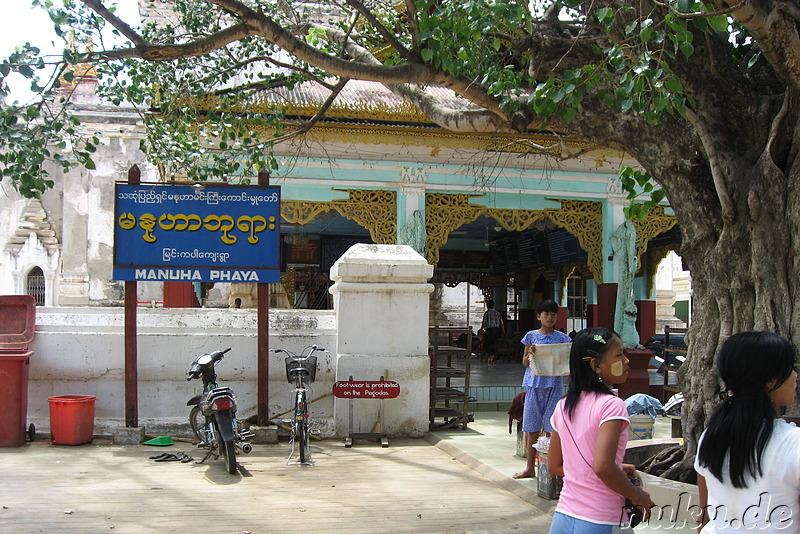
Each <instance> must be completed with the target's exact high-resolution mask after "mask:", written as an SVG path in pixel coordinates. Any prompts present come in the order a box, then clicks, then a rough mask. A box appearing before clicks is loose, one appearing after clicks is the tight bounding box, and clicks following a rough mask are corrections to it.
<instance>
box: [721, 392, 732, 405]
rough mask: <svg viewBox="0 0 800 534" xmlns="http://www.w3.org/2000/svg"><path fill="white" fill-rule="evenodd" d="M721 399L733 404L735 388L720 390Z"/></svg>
mask: <svg viewBox="0 0 800 534" xmlns="http://www.w3.org/2000/svg"><path fill="white" fill-rule="evenodd" d="M719 399H720V400H722V401H725V404H731V403H732V402H733V390H732V389H723V390H722V391H720V392H719Z"/></svg>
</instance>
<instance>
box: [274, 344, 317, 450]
mask: <svg viewBox="0 0 800 534" xmlns="http://www.w3.org/2000/svg"><path fill="white" fill-rule="evenodd" d="M306 351H308V352H306ZM272 352H275V353H285V354H288V356H287V357H286V359H285V360H284V361H285V363H286V380H287V381H288V382H289V383H290V384H294V388H293V389H292V398H293V402H294V412H293V413H294V417H293V418H292V420H291V421H290V424H291V432H292V434H291V439H290V442H291V444H292V450H291V451H290V452H289V458H288V459H287V460H286V464H287V465H289V464H290V463H291V460H292V458H293V457H294V454H295V447H297V448H298V453H299V457H300V458H299V460H300V461H299V463H300V464H301V465H313V464H314V462H313V461H312V460H311V449H310V447H309V442H308V439H309V434H312V433H313V431H312V430H311V428H310V421H309V414H308V395H309V392H310V388H309V387H308V384H311V383H313V382H314V380H315V378H316V376H317V357H316V356H313V354H314V353H315V352H325V349H323V348H321V347H317V346H316V345H311V346H310V347H306V348H304V349H303V350H302V351H301V353H300V356H298V355H297V354H295V353H294V352H292V351H290V350H286V349H275V350H273V351H272Z"/></svg>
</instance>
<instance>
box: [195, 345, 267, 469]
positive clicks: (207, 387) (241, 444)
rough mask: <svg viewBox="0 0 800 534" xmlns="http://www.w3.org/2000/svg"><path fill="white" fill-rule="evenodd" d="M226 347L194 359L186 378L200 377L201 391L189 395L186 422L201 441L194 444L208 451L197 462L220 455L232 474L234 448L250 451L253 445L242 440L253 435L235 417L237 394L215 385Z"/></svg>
mask: <svg viewBox="0 0 800 534" xmlns="http://www.w3.org/2000/svg"><path fill="white" fill-rule="evenodd" d="M229 350H231V349H230V348H227V349H225V350H217V351H214V352H210V353H207V354H202V355H200V356H198V357H197V358H196V359H195V360H194V362H193V363H192V366H191V368H189V372H188V373H187V378H186V380H194V379H197V378H200V379H202V381H203V392H202V393H201V394H199V395H195V396H194V397H192V398H191V399H190V400H189V402H187V403H186V406H192V410H191V412H190V413H189V425H190V426H191V427H192V431H193V432H194V434H195V436H197V439H199V440H200V441H199V443H197V445H198V446H199V447H202V448H204V449H206V450H207V452H206V455H205V457H204V458H203V459H202V460H200V461H199V462H198V463H201V464H202V463H203V462H205V461H206V460H207V459H208V458H210V457H211V456H213V457H214V459H218V458H219V457H220V456H222V457H223V458H225V465H226V467H227V470H228V473H230V474H232V475H233V474H235V473H236V468H237V465H236V451H237V449H238V450H241V451H242V452H244V453H249V452H250V451H252V450H253V446H252V445H250V444H249V443H246V442H245V441H246V440H247V439H248V438H251V437H252V436H253V434H252V433H251V432H250V431H248V430H244V429H243V428H242V424H241V421H238V420H237V419H236V394H235V393H234V392H233V390H232V389H231V388H229V387H221V386H219V384H217V373H216V370H215V366H216V365H217V363H218V362H219V361H220V360H222V358H223V356H224V355H225V353H227V352H228V351H229Z"/></svg>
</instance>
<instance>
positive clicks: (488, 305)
mask: <svg viewBox="0 0 800 534" xmlns="http://www.w3.org/2000/svg"><path fill="white" fill-rule="evenodd" d="M486 307H487V308H489V309H491V308H494V301H493V300H492V299H489V300H487V301H486Z"/></svg>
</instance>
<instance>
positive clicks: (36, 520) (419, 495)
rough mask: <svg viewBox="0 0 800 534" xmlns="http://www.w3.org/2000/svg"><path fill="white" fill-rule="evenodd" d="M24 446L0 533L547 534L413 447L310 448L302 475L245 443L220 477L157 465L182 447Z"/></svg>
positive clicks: (499, 494)
mask: <svg viewBox="0 0 800 534" xmlns="http://www.w3.org/2000/svg"><path fill="white" fill-rule="evenodd" d="M183 445H184V444H176V445H173V446H171V447H153V446H116V445H111V444H110V443H109V442H106V441H101V440H95V442H93V443H92V444H87V445H80V446H62V445H50V444H47V443H46V442H42V441H40V442H34V443H29V444H26V445H25V446H23V447H19V448H5V449H0V472H2V473H3V484H2V485H3V491H2V494H0V504H1V505H2V509H1V510H0V531H2V532H14V533H29V532H47V533H61V532H81V533H95V532H114V533H116V532H120V533H122V532H132V533H147V532H159V533H163V532H179V531H184V530H186V531H196V532H213V533H245V532H251V533H262V532H280V533H283V532H286V533H291V532H311V531H314V532H354V533H358V532H364V533H366V532H369V533H378V532H387V533H394V532H442V533H462V532H463V533H467V532H470V533H477V532H486V533H489V532H491V533H503V532H526V533H544V532H547V530H548V528H549V523H550V517H549V516H548V515H547V514H546V513H545V512H543V511H542V510H541V509H540V508H538V507H537V506H535V505H534V504H532V503H531V502H528V501H526V500H523V499H521V498H519V497H517V496H516V495H514V494H513V493H511V492H509V491H506V490H505V489H503V488H502V487H501V486H500V485H498V484H496V483H494V482H492V481H491V480H489V479H488V478H486V477H485V476H483V475H482V474H480V473H478V472H477V471H475V470H473V469H472V468H470V467H468V466H467V465H465V464H464V463H462V462H460V461H458V460H457V459H456V458H455V457H454V456H453V455H452V454H448V453H447V452H445V451H443V450H442V449H440V448H437V447H435V446H433V445H431V444H430V443H429V442H427V441H425V440H392V441H391V445H390V447H389V448H385V449H383V448H381V447H380V446H378V445H375V444H369V443H364V444H357V445H355V446H354V447H353V448H351V449H346V448H344V446H343V445H342V443H341V442H338V441H334V440H326V441H322V442H314V444H313V455H314V458H315V460H316V465H314V466H310V467H307V466H297V465H289V466H287V465H286V461H285V458H286V456H287V454H288V452H289V447H288V445H287V444H285V443H281V444H279V445H256V446H255V447H254V450H253V452H252V453H251V454H250V455H242V456H241V458H240V460H241V461H240V464H241V473H240V474H238V475H229V474H227V472H226V471H225V468H224V465H223V462H222V461H220V460H217V461H210V462H207V464H205V465H197V464H195V463H180V462H163V463H157V462H154V461H153V460H150V459H149V456H151V455H155V454H158V453H161V452H165V451H169V452H173V453H174V452H177V451H180V450H183V451H186V452H189V453H190V454H195V451H194V450H192V446H191V445H188V444H186V445H185V446H183Z"/></svg>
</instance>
